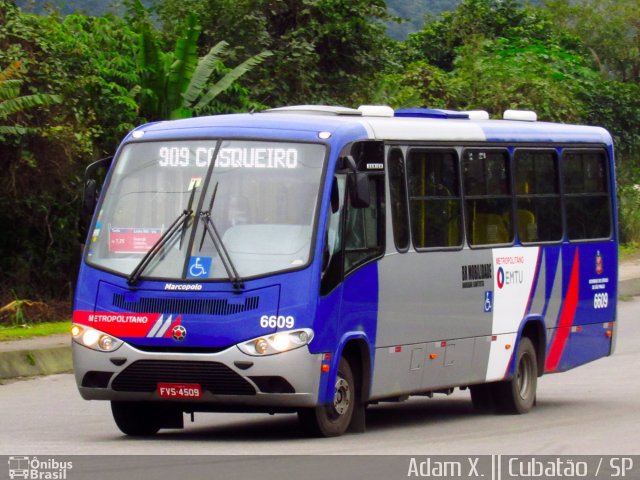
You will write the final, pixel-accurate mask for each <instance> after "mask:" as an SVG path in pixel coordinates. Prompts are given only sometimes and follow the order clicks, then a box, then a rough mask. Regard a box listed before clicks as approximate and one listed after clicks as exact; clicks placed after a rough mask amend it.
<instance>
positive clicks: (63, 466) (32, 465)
mask: <svg viewBox="0 0 640 480" xmlns="http://www.w3.org/2000/svg"><path fill="white" fill-rule="evenodd" d="M72 468H73V462H62V461H59V460H56V459H55V458H47V459H38V457H33V458H31V457H22V456H20V457H19V456H13V457H9V478H10V479H12V480H13V479H14V478H25V479H32V480H66V479H67V478H68V477H67V471H68V470H71V469H72Z"/></svg>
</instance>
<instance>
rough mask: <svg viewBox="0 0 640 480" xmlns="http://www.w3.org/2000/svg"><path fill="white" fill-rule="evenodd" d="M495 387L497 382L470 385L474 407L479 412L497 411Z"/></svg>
mask: <svg viewBox="0 0 640 480" xmlns="http://www.w3.org/2000/svg"><path fill="white" fill-rule="evenodd" d="M494 389H495V384H493V383H482V384H480V385H471V386H470V387H469V391H470V392H471V402H472V403H473V409H474V410H475V411H476V412H477V413H483V414H484V413H494V412H495V411H496V401H495V397H494Z"/></svg>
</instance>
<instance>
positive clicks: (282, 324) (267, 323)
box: [260, 315, 296, 328]
mask: <svg viewBox="0 0 640 480" xmlns="http://www.w3.org/2000/svg"><path fill="white" fill-rule="evenodd" d="M295 324H296V320H295V318H293V317H292V316H290V315H289V316H286V317H285V316H283V315H278V316H276V315H262V316H261V317H260V326H261V327H262V328H276V327H277V328H293V326H294V325H295Z"/></svg>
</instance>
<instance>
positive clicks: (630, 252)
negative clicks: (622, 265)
mask: <svg viewBox="0 0 640 480" xmlns="http://www.w3.org/2000/svg"><path fill="white" fill-rule="evenodd" d="M618 252H619V253H620V261H621V262H624V261H625V260H633V259H636V258H638V257H640V244H637V243H635V242H632V243H624V244H622V243H621V244H620V249H619V250H618Z"/></svg>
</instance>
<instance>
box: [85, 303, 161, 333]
mask: <svg viewBox="0 0 640 480" xmlns="http://www.w3.org/2000/svg"><path fill="white" fill-rule="evenodd" d="M158 318H160V314H159V313H113V312H89V311H83V310H76V311H75V312H73V323H77V324H80V325H86V326H88V327H93V328H95V329H96V330H100V331H101V332H104V333H108V334H109V335H113V336H115V337H145V336H146V335H147V333H149V331H150V330H151V329H152V328H153V325H154V324H155V323H156V321H157V320H158Z"/></svg>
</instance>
